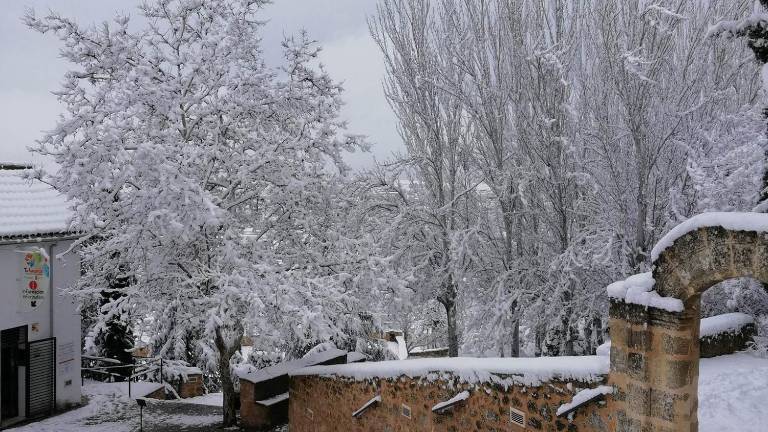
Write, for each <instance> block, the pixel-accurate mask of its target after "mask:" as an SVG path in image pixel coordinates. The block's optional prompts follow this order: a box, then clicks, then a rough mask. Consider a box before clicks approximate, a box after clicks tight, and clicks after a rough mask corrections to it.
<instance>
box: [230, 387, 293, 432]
mask: <svg viewBox="0 0 768 432" xmlns="http://www.w3.org/2000/svg"><path fill="white" fill-rule="evenodd" d="M263 387H264V386H262V385H257V384H254V383H252V382H250V381H248V380H244V379H241V380H240V424H241V426H243V427H245V429H246V430H249V431H261V430H267V429H269V428H271V427H272V426H275V425H280V424H284V423H285V422H286V421H287V418H288V417H287V412H286V409H285V408H286V404H285V403H281V404H276V405H273V406H271V407H266V406H263V405H260V404H257V403H255V401H257V400H263V399H266V397H264V390H263Z"/></svg>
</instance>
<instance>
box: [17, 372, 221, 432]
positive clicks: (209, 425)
mask: <svg viewBox="0 0 768 432" xmlns="http://www.w3.org/2000/svg"><path fill="white" fill-rule="evenodd" d="M124 387H125V388H124ZM83 396H84V397H85V399H86V400H87V403H86V404H85V405H84V406H82V407H80V408H77V409H73V410H71V411H67V412H65V413H62V414H59V415H56V416H54V417H50V418H47V419H44V420H41V421H38V422H35V423H30V424H27V425H23V426H20V427H18V428H13V429H9V430H11V431H13V432H103V431H109V432H133V431H137V430H139V407H138V405H137V404H136V402H135V401H134V400H133V399H132V398H129V397H128V391H127V386H126V385H125V383H100V382H92V381H90V382H89V381H86V383H85V385H84V386H83ZM134 397H135V396H134ZM221 420H222V413H221V407H220V406H219V407H216V406H205V405H195V404H187V403H184V402H182V401H178V402H173V403H172V402H170V401H156V400H153V399H147V408H145V409H144V430H146V431H153V432H171V431H179V432H203V431H210V430H212V429H214V428H216V426H218V425H219V424H220V423H221Z"/></svg>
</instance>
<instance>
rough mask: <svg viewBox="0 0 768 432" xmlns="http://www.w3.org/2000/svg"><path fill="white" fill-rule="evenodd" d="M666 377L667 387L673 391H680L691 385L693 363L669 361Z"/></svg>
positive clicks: (688, 361)
mask: <svg viewBox="0 0 768 432" xmlns="http://www.w3.org/2000/svg"><path fill="white" fill-rule="evenodd" d="M666 376H667V386H668V387H669V388H671V389H679V388H682V387H685V386H687V385H688V384H691V361H690V360H679V361H678V360H671V361H668V362H667V370H666Z"/></svg>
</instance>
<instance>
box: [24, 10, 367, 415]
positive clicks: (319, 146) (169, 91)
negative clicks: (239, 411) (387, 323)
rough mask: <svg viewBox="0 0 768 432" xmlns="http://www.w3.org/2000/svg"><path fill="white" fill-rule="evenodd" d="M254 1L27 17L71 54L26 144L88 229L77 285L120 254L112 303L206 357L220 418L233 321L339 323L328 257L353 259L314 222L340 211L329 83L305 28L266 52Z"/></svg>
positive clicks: (333, 265)
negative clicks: (137, 20)
mask: <svg viewBox="0 0 768 432" xmlns="http://www.w3.org/2000/svg"><path fill="white" fill-rule="evenodd" d="M264 3H266V1H263V0H241V1H235V0H212V1H205V2H201V1H196V0H158V1H154V2H149V3H146V4H144V5H143V6H141V8H140V10H139V12H140V14H141V15H143V17H144V18H145V20H146V23H147V24H146V26H143V27H142V26H134V25H133V24H132V22H131V21H130V19H129V17H128V16H117V17H116V18H115V19H114V21H113V22H111V23H104V24H102V25H100V26H94V27H82V26H80V25H78V24H76V23H75V22H74V21H72V20H70V19H67V18H65V17H62V16H59V15H57V14H55V13H51V14H50V15H48V16H45V17H37V16H36V15H35V14H34V13H33V12H30V13H29V14H28V15H27V16H26V23H27V25H28V26H30V27H31V28H33V29H35V30H37V31H39V32H41V33H54V34H55V35H56V36H58V37H59V38H60V39H61V41H62V42H63V48H62V49H61V54H62V57H63V58H64V59H66V60H68V61H69V62H70V63H72V64H73V69H72V70H71V71H69V72H68V73H67V74H66V76H65V80H64V84H63V87H62V88H61V89H60V90H58V91H57V92H56V94H57V96H58V98H59V100H60V101H61V102H62V103H63V104H64V106H65V109H66V113H65V115H64V116H63V117H62V118H61V119H60V121H59V122H58V124H57V125H56V127H55V128H53V129H52V130H51V132H50V133H48V134H46V135H45V137H44V138H43V139H42V140H40V142H39V145H38V146H37V147H36V150H37V151H38V152H40V153H43V154H46V155H50V156H52V157H53V158H54V160H55V161H56V163H57V164H58V165H59V170H58V172H57V173H55V174H54V175H53V176H52V179H51V182H52V183H53V184H54V185H55V186H56V187H57V188H59V189H60V190H62V191H66V193H67V194H68V195H69V196H70V197H71V198H72V200H73V202H74V203H75V204H74V210H75V221H74V223H76V224H77V226H78V227H79V229H81V230H83V231H84V232H85V233H87V236H86V238H85V240H83V241H81V242H80V243H79V244H80V246H81V248H82V249H81V250H82V255H83V258H84V262H85V263H86V268H87V273H86V274H85V276H84V277H83V278H82V281H81V283H80V285H79V287H77V290H76V291H77V292H78V293H79V294H80V295H82V296H86V297H87V296H94V295H98V293H100V292H101V290H102V289H103V287H105V286H108V279H109V277H113V276H115V275H114V273H115V270H116V269H121V270H120V272H121V274H119V275H117V277H121V278H130V280H131V283H130V285H129V286H127V287H124V288H122V293H123V294H124V295H123V296H120V297H119V298H116V299H115V300H114V301H111V302H109V306H110V308H111V310H113V311H120V312H121V313H122V312H123V311H129V312H130V313H132V314H133V315H134V317H135V319H136V321H137V322H141V323H144V324H145V326H146V327H147V328H143V329H137V330H138V331H143V332H144V333H148V334H150V335H152V340H153V343H154V345H155V346H156V348H157V350H156V354H157V355H160V356H164V357H171V358H178V359H184V360H187V359H192V360H198V361H199V363H200V364H201V366H204V367H206V369H207V370H209V371H211V372H212V373H214V374H215V375H216V377H217V379H218V381H219V382H220V385H221V388H222V390H223V392H224V395H225V396H224V424H225V425H227V426H229V425H232V424H234V423H235V421H236V417H235V407H236V395H235V392H234V386H233V378H232V375H231V374H232V368H231V365H230V360H231V358H232V357H233V355H234V354H235V353H236V352H237V351H238V349H239V348H240V341H241V338H242V337H243V335H244V334H246V333H248V334H249V335H252V336H253V337H254V338H255V339H256V340H258V341H260V343H263V344H270V343H276V341H277V340H278V339H280V338H281V337H282V336H283V335H284V334H285V332H288V331H290V332H291V333H293V334H295V335H297V336H299V337H301V338H308V339H309V338H318V339H324V338H328V337H330V336H331V335H334V334H338V333H341V332H342V331H343V330H342V329H343V328H344V326H345V325H347V324H349V323H348V322H345V321H349V320H346V318H344V317H342V316H340V315H339V314H341V313H342V312H344V311H345V310H346V309H348V308H349V302H352V301H353V300H350V297H349V296H348V295H347V291H348V284H349V279H351V278H350V277H349V276H348V274H347V273H344V272H341V271H340V270H338V269H337V267H344V266H345V265H354V263H356V262H357V261H358V259H359V258H358V257H357V254H356V253H354V251H353V252H350V253H347V251H349V250H351V249H349V250H348V249H346V248H345V247H346V246H347V245H346V244H344V242H343V241H341V239H338V238H335V237H334V235H335V234H334V233H335V231H333V229H332V228H333V227H329V225H327V224H325V220H326V219H328V218H330V219H332V220H335V219H337V218H338V217H339V215H338V214H337V213H338V212H339V211H340V210H339V209H338V208H337V207H336V206H335V205H336V204H335V202H334V199H335V197H337V195H336V191H335V189H334V187H335V186H333V185H334V184H335V183H338V182H339V177H338V176H339V174H337V175H336V176H334V175H331V173H330V172H331V169H330V167H337V168H338V169H339V170H340V172H341V173H342V174H343V173H344V172H346V166H345V165H344V163H343V161H342V157H341V154H342V152H343V151H345V150H354V149H355V148H356V147H358V144H359V139H357V138H355V137H352V136H345V137H340V133H341V132H342V130H343V129H344V123H343V122H342V121H340V120H339V119H338V114H339V109H340V106H341V99H340V93H341V88H340V87H339V86H338V85H337V84H336V83H335V82H333V81H332V80H331V78H330V77H329V76H328V75H327V74H326V73H325V72H324V71H323V70H322V69H317V68H314V67H313V64H315V58H316V54H317V51H318V48H317V47H316V46H315V45H314V43H313V42H312V41H311V40H309V39H308V38H307V37H306V35H304V34H302V35H301V36H300V37H298V38H295V39H294V38H289V39H287V40H286V41H285V43H284V52H285V63H284V66H283V67H282V68H281V69H280V70H272V69H270V68H268V67H267V66H265V64H264V61H263V56H262V53H261V51H260V36H259V32H260V29H261V27H262V21H261V20H260V19H259V18H258V14H257V12H258V10H259V8H260V7H261V6H262V5H263V4H264ZM90 238H98V239H99V241H94V242H91V241H88V239H90ZM350 256H353V257H354V259H353V260H352V261H353V262H352V263H351V264H350V263H349V262H347V261H345V260H348V259H349V257H350ZM345 301H348V303H345ZM97 325H99V324H97ZM288 329H290V330H288Z"/></svg>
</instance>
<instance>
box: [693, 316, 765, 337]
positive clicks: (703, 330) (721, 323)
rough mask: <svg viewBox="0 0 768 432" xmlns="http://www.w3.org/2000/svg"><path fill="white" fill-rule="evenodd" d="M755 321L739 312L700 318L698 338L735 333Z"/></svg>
mask: <svg viewBox="0 0 768 432" xmlns="http://www.w3.org/2000/svg"><path fill="white" fill-rule="evenodd" d="M754 322H755V319H754V318H753V317H752V316H751V315H747V314H744V313H740V312H733V313H727V314H722V315H716V316H713V317H709V318H702V320H701V325H700V331H699V336H701V337H705V336H714V335H716V334H720V333H730V332H737V331H739V330H741V329H742V328H743V327H744V326H746V325H748V324H754Z"/></svg>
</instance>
